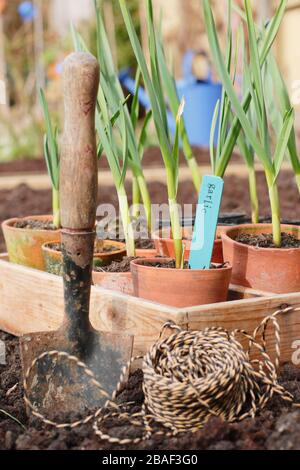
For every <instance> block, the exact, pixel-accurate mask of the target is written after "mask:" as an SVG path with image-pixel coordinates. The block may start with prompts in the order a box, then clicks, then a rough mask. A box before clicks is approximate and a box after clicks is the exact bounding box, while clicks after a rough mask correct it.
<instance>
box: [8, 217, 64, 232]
mask: <svg viewBox="0 0 300 470" xmlns="http://www.w3.org/2000/svg"><path fill="white" fill-rule="evenodd" d="M13 226H14V227H15V228H21V229H27V230H57V228H56V227H55V226H54V225H53V223H52V222H51V221H49V220H35V219H28V220H25V219H24V220H18V221H17V222H16V223H15V224H14V225H13Z"/></svg>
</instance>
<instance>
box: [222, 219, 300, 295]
mask: <svg viewBox="0 0 300 470" xmlns="http://www.w3.org/2000/svg"><path fill="white" fill-rule="evenodd" d="M281 227H282V232H286V233H290V234H293V235H294V236H296V237H297V238H298V239H300V227H296V226H292V225H282V226H281ZM241 233H252V234H261V233H272V225H271V224H257V225H254V224H249V225H239V226H236V227H231V228H229V229H227V231H226V233H225V234H223V235H222V241H223V252H224V259H225V261H228V262H229V263H230V264H231V265H232V281H231V282H232V283H233V284H237V285H241V286H245V287H251V288H253V289H257V290H262V291H267V292H274V293H278V294H281V293H282V294H285V293H291V292H298V291H300V248H293V249H280V248H255V247H253V246H247V245H244V244H242V243H238V242H236V241H235V239H236V238H237V236H238V235H239V234H241Z"/></svg>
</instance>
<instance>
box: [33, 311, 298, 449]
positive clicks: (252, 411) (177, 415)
mask: <svg viewBox="0 0 300 470" xmlns="http://www.w3.org/2000/svg"><path fill="white" fill-rule="evenodd" d="M297 311H300V308H293V307H287V308H284V309H280V310H278V311H276V312H275V313H273V314H272V315H270V316H268V317H266V318H265V319H264V320H263V322H262V323H261V324H260V325H259V326H258V328H256V330H255V331H254V332H253V334H252V335H249V334H248V333H247V332H246V331H243V330H234V331H233V332H228V331H226V330H224V329H223V328H206V329H205V330H203V331H183V330H182V329H181V328H179V327H178V326H176V325H175V324H174V323H172V322H168V323H166V324H165V325H164V327H163V329H162V332H161V335H160V337H159V339H158V341H157V342H156V343H155V344H154V345H153V346H152V347H151V349H150V351H149V352H148V354H147V355H146V356H145V357H144V358H142V357H138V358H133V359H132V360H131V361H130V362H129V363H128V364H127V366H126V367H125V368H124V369H123V371H122V374H121V377H120V381H119V384H118V386H117V389H116V390H115V391H114V393H113V394H112V396H111V397H110V396H109V395H108V394H107V393H106V392H105V390H103V389H102V387H101V385H100V383H99V382H98V381H97V380H96V378H95V376H94V374H93V372H92V371H91V370H89V369H88V368H87V366H86V365H85V364H84V363H82V362H80V361H79V360H78V359H77V358H76V357H74V356H71V355H69V354H67V353H64V352H60V351H50V352H46V353H44V354H41V355H40V356H39V357H38V358H36V359H35V360H34V361H33V363H32V365H31V367H30V368H29V369H28V371H27V373H26V375H25V379H24V390H25V402H26V405H27V406H28V407H29V409H30V410H31V412H32V414H33V415H34V416H36V417H37V418H39V419H40V420H42V421H43V422H44V423H45V424H47V425H50V426H54V427H55V428H57V429H62V428H69V429H74V428H76V427H78V426H79V425H82V424H87V423H89V422H91V421H93V422H94V424H93V428H94V431H95V433H96V434H97V435H98V436H99V437H100V439H101V440H105V441H108V442H109V443H111V444H120V445H126V444H137V443H138V442H140V441H142V440H145V439H148V438H150V437H151V436H152V435H153V434H164V435H165V436H175V435H178V434H179V433H183V432H188V431H189V432H196V431H198V430H199V429H200V428H202V427H203V426H204V425H205V423H207V421H208V420H209V419H210V418H211V417H213V416H217V417H219V418H221V419H223V420H224V421H227V422H230V423H233V422H238V421H242V420H243V419H245V418H248V417H252V418H253V417H255V416H256V415H257V414H258V412H260V411H262V410H263V409H264V408H265V407H266V405H267V403H268V402H269V401H270V399H271V398H272V397H273V396H274V395H275V394H277V395H279V396H280V397H281V398H282V399H283V400H285V401H286V402H289V403H290V404H292V405H293V406H295V407H299V406H300V405H299V404H295V403H294V398H293V396H292V395H291V394H290V393H289V392H287V391H286V390H285V389H284V388H283V387H282V386H281V385H280V384H279V383H278V374H277V370H278V367H279V360H280V326H279V323H278V316H279V315H285V314H288V313H292V312H297ZM270 324H271V325H272V326H273V328H274V338H275V344H276V348H275V350H276V358H275V363H273V362H272V360H271V359H270V357H269V355H268V353H267V344H266V331H267V329H268V326H269V325H270ZM167 328H171V329H172V330H174V332H173V333H172V334H171V336H168V337H163V334H164V332H165V330H166V329H167ZM259 336H260V339H259V340H258V337H259ZM239 339H240V340H241V339H244V340H245V339H246V340H247V341H248V342H249V347H248V350H247V351H245V349H244V348H243V346H242V345H241V343H240V341H239ZM253 349H256V357H259V359H256V360H253V359H251V356H252V353H253ZM46 356H48V357H50V358H51V357H52V358H54V357H56V358H60V359H62V360H68V361H71V362H75V363H76V364H77V366H78V367H79V368H80V369H82V371H83V373H84V374H86V375H87V376H88V377H89V378H90V381H91V384H93V385H94V386H95V387H97V388H98V389H99V390H100V392H101V394H102V395H103V396H104V397H106V398H107V402H106V404H105V405H104V407H103V408H101V409H99V410H97V412H96V413H94V414H93V415H90V416H88V417H86V418H85V419H83V420H81V421H77V422H73V423H65V424H58V423H56V422H53V421H50V420H48V419H47V418H46V417H45V416H43V415H41V414H40V413H38V412H37V411H36V409H35V408H34V406H33V405H32V403H31V402H30V400H29V399H28V395H27V390H28V380H29V378H30V376H31V374H32V372H33V370H34V368H35V367H36V366H37V363H38V362H39V361H40V360H42V359H43V358H45V357H46ZM137 359H143V372H144V381H143V391H144V394H145V401H144V404H143V406H142V410H141V412H139V413H135V414H130V413H128V411H127V409H128V405H129V404H122V405H119V404H117V403H116V396H117V394H118V393H119V392H120V391H121V390H122V389H123V388H124V385H125V377H127V374H128V372H129V370H130V367H131V365H132V363H133V362H134V361H135V360H137ZM113 417H118V418H120V419H122V420H127V421H128V422H129V423H130V424H132V425H134V426H137V427H140V428H141V430H142V437H138V438H136V439H119V438H114V437H112V436H109V435H107V434H105V433H104V432H103V431H102V430H101V428H102V429H103V425H104V424H105V421H106V420H107V418H110V419H111V418H113Z"/></svg>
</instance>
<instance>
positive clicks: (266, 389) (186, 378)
mask: <svg viewBox="0 0 300 470" xmlns="http://www.w3.org/2000/svg"><path fill="white" fill-rule="evenodd" d="M168 326H170V325H168ZM238 335H242V336H244V337H246V338H247V339H249V341H250V349H251V348H253V347H256V348H257V349H258V352H259V353H260V354H261V360H257V359H256V360H251V359H250V350H249V351H248V352H247V351H245V349H244V348H243V346H242V344H241V343H240V342H239V341H238V340H237V338H236V336H238ZM143 371H144V382H143V388H144V393H145V405H146V408H147V410H148V413H150V414H151V415H152V416H154V417H155V420H156V421H157V422H160V423H161V424H162V425H163V426H165V427H167V428H169V429H171V430H172V432H174V433H176V434H177V433H180V432H186V431H192V432H193V431H197V430H199V429H200V428H201V427H203V426H204V425H205V423H207V421H208V420H209V419H210V418H211V417H212V416H217V417H219V418H221V419H223V420H224V421H227V422H231V423H232V422H236V421H241V420H243V419H245V418H247V417H255V415H256V414H257V411H258V410H261V409H263V408H264V406H265V405H266V404H267V402H268V401H269V399H270V398H272V396H273V394H274V393H278V394H280V395H281V396H282V398H284V399H287V400H289V401H290V400H291V397H290V395H289V394H288V393H287V392H285V391H284V389H283V388H282V387H281V386H280V385H279V384H278V380H277V373H276V367H275V365H274V364H273V363H272V361H271V359H270V358H269V356H268V355H267V353H266V351H265V349H264V347H263V346H261V345H260V344H258V343H256V341H255V339H254V338H251V337H249V336H248V335H247V333H245V332H242V331H238V330H236V331H234V332H231V333H230V332H228V331H226V330H224V329H222V328H207V329H205V330H203V331H191V332H189V331H180V330H179V331H178V332H176V333H175V334H172V335H171V336H169V337H168V338H165V339H162V340H160V341H158V342H157V343H156V344H155V345H154V346H153V347H152V348H151V350H150V352H149V353H148V354H147V356H146V357H145V359H144V363H143Z"/></svg>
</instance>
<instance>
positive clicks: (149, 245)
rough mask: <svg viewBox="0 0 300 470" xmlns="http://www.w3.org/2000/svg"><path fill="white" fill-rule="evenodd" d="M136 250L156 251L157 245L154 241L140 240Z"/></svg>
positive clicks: (136, 244) (137, 242) (136, 243)
mask: <svg viewBox="0 0 300 470" xmlns="http://www.w3.org/2000/svg"><path fill="white" fill-rule="evenodd" d="M135 248H136V249H138V250H154V249H155V244H154V241H153V240H143V239H138V240H136V241H135Z"/></svg>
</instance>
